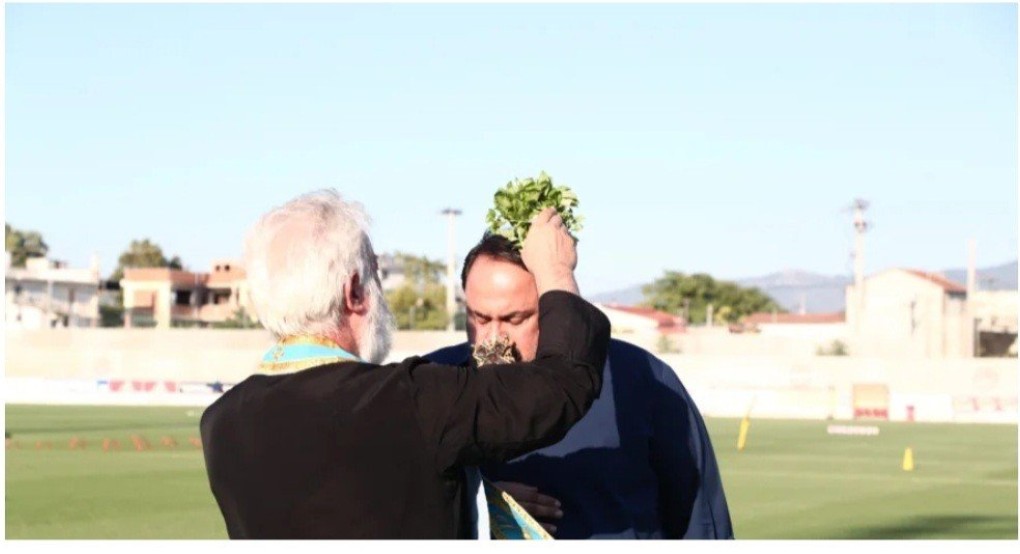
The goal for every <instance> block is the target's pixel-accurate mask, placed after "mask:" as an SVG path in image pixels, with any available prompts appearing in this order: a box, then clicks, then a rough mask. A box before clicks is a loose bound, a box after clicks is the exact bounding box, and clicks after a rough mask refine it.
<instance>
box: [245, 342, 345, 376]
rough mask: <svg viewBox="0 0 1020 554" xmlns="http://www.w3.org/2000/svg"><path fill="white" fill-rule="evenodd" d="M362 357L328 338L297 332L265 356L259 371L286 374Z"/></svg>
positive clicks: (276, 345) (278, 343)
mask: <svg viewBox="0 0 1020 554" xmlns="http://www.w3.org/2000/svg"><path fill="white" fill-rule="evenodd" d="M360 361H361V359H360V358H358V357H357V356H355V355H354V354H351V353H350V352H348V351H346V350H344V349H343V348H340V346H339V345H337V344H336V343H335V342H333V341H331V340H329V339H327V338H324V337H311V336H293V337H285V338H282V339H280V340H279V341H277V343H276V344H275V345H273V347H272V348H270V349H269V351H268V352H266V353H265V355H264V356H262V363H260V364H259V372H260V373H268V374H270V375H282V374H284V373H295V372H298V371H301V370H304V369H309V368H312V367H318V366H320V365H326V364H335V363H337V362H360Z"/></svg>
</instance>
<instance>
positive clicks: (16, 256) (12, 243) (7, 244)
mask: <svg viewBox="0 0 1020 554" xmlns="http://www.w3.org/2000/svg"><path fill="white" fill-rule="evenodd" d="M4 248H5V249H6V250H7V252H10V254H11V266H12V267H25V261H26V260H28V258H41V257H44V256H46V253H47V252H49V250H50V247H49V246H47V245H46V241H44V240H43V238H42V235H41V234H39V232H38V231H19V230H18V229H15V228H14V227H11V226H10V224H7V223H5V224H4Z"/></svg>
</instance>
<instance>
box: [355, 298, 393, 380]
mask: <svg viewBox="0 0 1020 554" xmlns="http://www.w3.org/2000/svg"><path fill="white" fill-rule="evenodd" d="M366 289H367V290H368V294H369V298H370V299H371V300H370V302H371V304H372V307H371V308H370V309H369V312H368V319H367V320H366V322H365V326H364V328H363V329H362V331H361V336H359V337H358V351H359V354H360V357H361V359H362V360H365V361H367V362H369V363H373V364H381V363H383V360H385V359H386V356H387V355H389V353H390V347H391V346H392V344H393V332H394V331H395V330H396V328H397V321H396V319H394V317H393V313H392V312H390V308H389V306H387V305H386V299H385V297H384V296H383V293H382V289H381V288H380V286H379V283H378V282H377V281H376V280H375V279H372V280H371V281H369V282H368V284H367V286H366Z"/></svg>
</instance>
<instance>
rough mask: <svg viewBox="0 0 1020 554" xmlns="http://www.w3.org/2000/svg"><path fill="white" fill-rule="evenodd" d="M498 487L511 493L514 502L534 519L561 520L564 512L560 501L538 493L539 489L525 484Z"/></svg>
mask: <svg viewBox="0 0 1020 554" xmlns="http://www.w3.org/2000/svg"><path fill="white" fill-rule="evenodd" d="M496 486H498V487H499V488H501V489H503V490H505V491H506V492H508V493H510V496H512V497H514V500H516V501H517V503H518V504H520V505H521V507H522V508H524V509H525V510H527V512H528V513H529V514H531V515H532V517H535V518H548V519H560V518H562V517H563V511H562V510H561V509H560V501H559V500H557V499H555V498H553V497H551V496H549V495H545V494H542V493H540V492H538V489H537V488H535V487H532V486H530V485H525V484H523V483H510V482H500V483H496Z"/></svg>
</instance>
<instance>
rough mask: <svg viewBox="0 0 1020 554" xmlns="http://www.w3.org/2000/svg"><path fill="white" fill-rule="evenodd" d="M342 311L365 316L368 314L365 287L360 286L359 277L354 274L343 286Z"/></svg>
mask: <svg viewBox="0 0 1020 554" xmlns="http://www.w3.org/2000/svg"><path fill="white" fill-rule="evenodd" d="M344 311H345V312H347V313H355V314H358V315H365V314H366V313H368V298H367V295H366V294H365V287H364V286H363V285H362V284H361V277H360V276H359V275H358V274H357V273H354V274H353V275H351V276H350V278H348V279H347V283H345V284H344Z"/></svg>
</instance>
